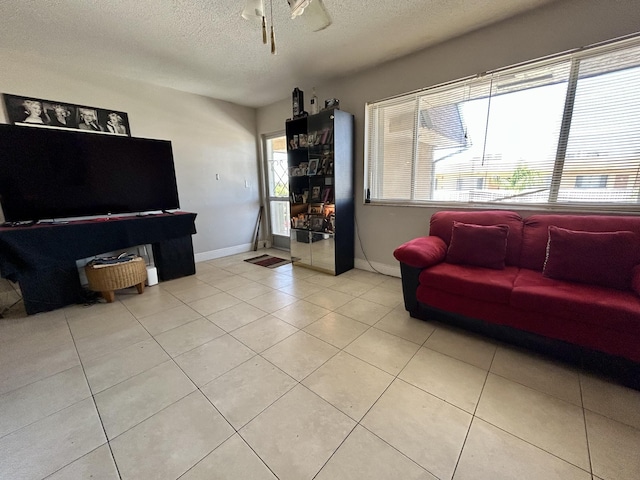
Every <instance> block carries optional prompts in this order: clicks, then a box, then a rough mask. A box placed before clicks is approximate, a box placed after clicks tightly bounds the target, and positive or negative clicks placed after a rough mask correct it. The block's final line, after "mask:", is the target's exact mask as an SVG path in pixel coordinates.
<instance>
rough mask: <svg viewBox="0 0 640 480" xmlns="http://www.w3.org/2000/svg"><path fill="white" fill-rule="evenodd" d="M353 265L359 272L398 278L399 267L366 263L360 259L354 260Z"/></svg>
mask: <svg viewBox="0 0 640 480" xmlns="http://www.w3.org/2000/svg"><path fill="white" fill-rule="evenodd" d="M353 264H354V266H355V267H356V268H357V269H360V270H366V271H368V272H375V271H378V272H380V273H382V274H384V275H390V276H392V277H398V278H400V265H386V264H384V263H378V262H368V261H366V260H362V259H360V258H356V259H354V261H353Z"/></svg>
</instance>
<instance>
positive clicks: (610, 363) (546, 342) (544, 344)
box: [400, 263, 640, 390]
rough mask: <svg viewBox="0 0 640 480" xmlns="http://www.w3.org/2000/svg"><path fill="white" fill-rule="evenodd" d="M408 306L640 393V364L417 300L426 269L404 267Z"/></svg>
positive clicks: (424, 315)
mask: <svg viewBox="0 0 640 480" xmlns="http://www.w3.org/2000/svg"><path fill="white" fill-rule="evenodd" d="M400 271H401V274H402V291H403V295H404V306H405V308H406V310H407V311H408V312H409V314H410V315H411V316H412V317H414V318H417V319H420V320H425V321H429V320H438V321H441V322H444V323H448V324H450V325H454V326H456V327H460V328H464V329H465V330H469V331H472V332H476V333H479V334H481V335H484V336H487V337H491V338H494V339H496V340H499V341H502V342H505V343H510V344H512V345H516V346H519V347H524V348H527V349H529V350H532V351H535V352H538V353H541V354H543V355H546V356H548V357H550V358H554V359H556V360H559V361H561V362H564V363H566V364H569V365H572V366H578V367H580V368H582V369H584V370H586V371H589V372H592V373H596V374H601V375H606V376H607V377H610V378H612V379H614V380H615V381H617V382H619V383H621V384H623V385H626V386H628V387H630V388H633V389H635V390H640V364H638V363H635V362H632V361H631V360H627V359H626V358H622V357H617V356H614V355H609V354H606V353H603V352H599V351H597V350H592V349H590V348H586V347H581V346H579V345H575V344H572V343H568V342H564V341H562V340H556V339H553V338H549V337H544V336H542V335H537V334H535V333H531V332H526V331H524V330H519V329H517V328H513V327H509V326H508V325H498V324H495V323H491V322H487V321H485V320H479V319H475V318H469V317H465V316H463V315H458V314H455V313H451V312H447V311H444V310H440V309H438V308H434V307H431V306H429V305H425V304H423V303H421V302H418V300H417V299H416V290H417V289H418V285H419V281H418V277H419V276H420V272H422V269H420V268H415V267H410V266H408V265H406V264H403V263H400Z"/></svg>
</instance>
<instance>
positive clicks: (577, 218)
mask: <svg viewBox="0 0 640 480" xmlns="http://www.w3.org/2000/svg"><path fill="white" fill-rule="evenodd" d="M551 225H554V226H556V227H560V228H566V229H568V230H579V231H583V232H617V231H623V230H624V231H630V232H634V233H636V234H640V216H638V217H631V216H614V215H531V216H530V217H528V218H525V219H524V229H523V231H522V254H521V256H520V262H519V264H520V267H521V268H528V269H531V270H537V271H538V272H542V269H543V267H544V261H545V258H546V255H547V242H548V240H549V226H551Z"/></svg>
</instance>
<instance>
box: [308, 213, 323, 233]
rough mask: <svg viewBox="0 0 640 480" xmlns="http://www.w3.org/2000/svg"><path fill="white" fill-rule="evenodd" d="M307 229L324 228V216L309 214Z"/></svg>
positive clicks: (318, 230) (317, 230)
mask: <svg viewBox="0 0 640 480" xmlns="http://www.w3.org/2000/svg"><path fill="white" fill-rule="evenodd" d="M309 230H313V231H314V232H322V231H323V230H324V217H323V216H322V215H313V216H311V215H310V216H309Z"/></svg>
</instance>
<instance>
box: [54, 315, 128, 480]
mask: <svg viewBox="0 0 640 480" xmlns="http://www.w3.org/2000/svg"><path fill="white" fill-rule="evenodd" d="M125 308H126V307H125ZM127 310H128V309H127ZM64 316H65V320H66V322H67V328H68V329H69V334H70V335H71V339H72V340H73V346H74V347H75V349H76V355H77V356H78V361H79V362H80V368H82V374H83V375H84V380H85V382H87V388H89V392H90V393H91V400H92V401H93V408H95V411H96V415H97V416H98V420H100V426H101V427H102V433H103V434H104V438H105V440H106V444H107V446H108V447H109V453H110V454H111V459H112V460H113V465H114V466H115V467H116V472H117V474H118V478H120V479H121V480H122V474H121V473H120V468H119V467H118V462H117V461H116V457H115V455H114V454H113V449H112V448H111V441H110V440H109V436H108V435H107V430H106V429H105V427H104V422H103V421H102V415H100V410H98V404H97V403H96V397H95V395H94V394H93V390H92V389H91V384H90V383H89V379H88V378H87V372H86V371H85V369H84V363H83V362H82V357H80V352H78V345H77V344H76V339H75V337H74V336H73V331H72V330H71V326H70V325H69V318H68V317H67V314H66V312H65V315H64ZM134 318H135V316H134ZM136 321H138V319H137V318H136ZM138 323H139V322H138ZM83 456H84V455H83ZM80 458H82V457H80ZM76 460H78V459H76ZM76 460H74V462H75V461H76ZM71 463H73V462H71ZM71 463H69V465H70V464H71ZM65 466H66V465H65ZM63 468H64V467H63Z"/></svg>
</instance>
